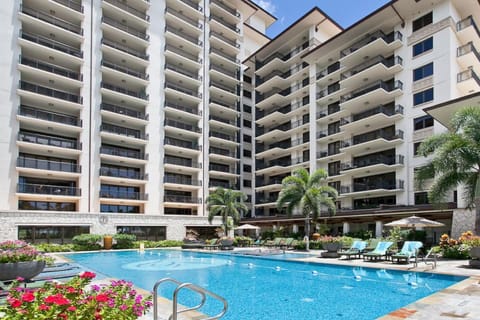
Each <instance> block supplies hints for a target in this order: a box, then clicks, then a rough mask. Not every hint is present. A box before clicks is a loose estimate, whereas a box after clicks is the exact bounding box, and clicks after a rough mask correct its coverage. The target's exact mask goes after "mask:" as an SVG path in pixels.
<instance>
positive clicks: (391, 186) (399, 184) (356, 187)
mask: <svg viewBox="0 0 480 320" xmlns="http://www.w3.org/2000/svg"><path fill="white" fill-rule="evenodd" d="M404 185H405V182H404V181H403V180H394V181H383V182H381V183H372V184H368V183H354V184H353V185H348V186H340V194H345V193H351V192H362V191H371V190H382V189H383V190H397V189H403V188H404Z"/></svg>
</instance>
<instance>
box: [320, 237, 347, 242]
mask: <svg viewBox="0 0 480 320" xmlns="http://www.w3.org/2000/svg"><path fill="white" fill-rule="evenodd" d="M317 241H318V242H322V243H339V242H342V237H333V236H321V237H320V238H318V240H317Z"/></svg>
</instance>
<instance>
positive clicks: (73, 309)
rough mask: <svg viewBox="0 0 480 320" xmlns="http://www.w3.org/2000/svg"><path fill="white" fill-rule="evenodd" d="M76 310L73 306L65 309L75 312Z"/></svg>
mask: <svg viewBox="0 0 480 320" xmlns="http://www.w3.org/2000/svg"><path fill="white" fill-rule="evenodd" d="M75 310H77V308H76V307H75V306H70V307H68V308H67V311H75Z"/></svg>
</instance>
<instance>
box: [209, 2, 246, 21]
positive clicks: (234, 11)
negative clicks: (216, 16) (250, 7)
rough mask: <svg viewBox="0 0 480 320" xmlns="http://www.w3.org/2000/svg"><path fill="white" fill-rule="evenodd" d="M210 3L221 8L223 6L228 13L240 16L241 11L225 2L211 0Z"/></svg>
mask: <svg viewBox="0 0 480 320" xmlns="http://www.w3.org/2000/svg"><path fill="white" fill-rule="evenodd" d="M210 3H214V4H216V5H217V6H219V7H220V8H222V9H223V10H225V11H227V12H228V13H230V14H232V15H234V16H235V17H240V12H238V11H237V10H236V9H234V8H231V7H229V6H227V5H226V4H225V3H223V2H221V1H219V0H210Z"/></svg>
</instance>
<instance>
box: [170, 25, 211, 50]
mask: <svg viewBox="0 0 480 320" xmlns="http://www.w3.org/2000/svg"><path fill="white" fill-rule="evenodd" d="M167 31H168V32H171V33H173V34H176V35H177V36H179V37H181V38H183V39H185V40H187V41H189V42H191V43H193V44H195V45H197V46H202V44H203V42H202V41H200V40H199V39H198V38H196V37H193V36H191V35H189V34H187V33H185V32H183V31H182V30H180V29H176V28H174V27H172V26H171V25H167V26H166V27H165V32H167Z"/></svg>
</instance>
